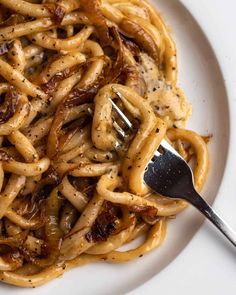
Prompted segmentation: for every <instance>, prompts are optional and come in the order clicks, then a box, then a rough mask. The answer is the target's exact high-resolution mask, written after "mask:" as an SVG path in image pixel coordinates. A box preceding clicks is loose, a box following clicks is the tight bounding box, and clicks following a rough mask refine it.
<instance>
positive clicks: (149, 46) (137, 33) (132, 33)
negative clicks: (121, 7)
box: [119, 18, 159, 63]
mask: <svg viewBox="0 0 236 295" xmlns="http://www.w3.org/2000/svg"><path fill="white" fill-rule="evenodd" d="M119 28H120V29H121V30H122V31H123V32H124V33H125V34H127V35H128V36H129V37H133V38H135V42H136V43H137V44H138V46H139V47H140V48H141V49H142V50H144V51H146V52H147V53H148V54H149V55H150V56H151V57H152V58H153V59H154V60H155V61H156V62H157V63H159V50H158V48H157V47H156V45H155V43H154V41H153V39H152V37H151V36H150V35H149V34H148V33H147V32H146V31H145V30H144V29H143V28H141V27H140V26H139V25H138V24H137V23H135V22H133V21H132V20H130V19H128V18H124V19H123V20H122V21H121V23H120V24H119Z"/></svg>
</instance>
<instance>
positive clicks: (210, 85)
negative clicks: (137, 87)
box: [0, 0, 236, 295]
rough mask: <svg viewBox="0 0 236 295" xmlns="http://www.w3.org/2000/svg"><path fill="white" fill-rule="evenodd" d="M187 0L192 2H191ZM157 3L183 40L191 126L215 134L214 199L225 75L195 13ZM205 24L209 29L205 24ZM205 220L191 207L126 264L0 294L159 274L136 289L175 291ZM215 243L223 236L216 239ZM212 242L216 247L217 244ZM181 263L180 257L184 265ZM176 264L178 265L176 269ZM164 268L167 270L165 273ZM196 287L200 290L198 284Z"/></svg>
mask: <svg viewBox="0 0 236 295" xmlns="http://www.w3.org/2000/svg"><path fill="white" fill-rule="evenodd" d="M217 1H218V0H217ZM184 2H187V3H189V4H191V3H192V1H190V0H189V1H184ZM200 2H202V3H203V4H204V5H206V3H207V2H213V0H212V1H210V0H208V1H206V0H205V1H198V5H199V3H200ZM229 2H231V1H229ZM214 3H215V2H214ZM154 4H155V5H157V8H158V9H159V10H160V11H161V13H162V15H163V17H164V19H165V21H166V22H167V23H168V25H169V26H170V28H171V30H172V32H173V36H174V39H175V40H176V43H177V48H178V59H179V69H180V79H179V84H180V86H181V87H182V88H183V89H184V90H185V92H186V96H187V98H188V100H189V101H190V102H191V103H192V106H193V115H192V118H191V120H190V121H189V125H188V127H190V128H192V129H194V130H197V131H199V132H201V133H202V134H209V133H212V134H213V136H214V137H213V140H212V142H211V144H210V154H211V170H210V173H209V178H208V181H207V185H206V187H205V189H204V191H203V195H204V197H205V198H206V199H208V201H210V202H212V201H213V200H214V198H215V197H216V195H217V191H218V189H219V187H220V184H221V181H222V177H223V173H224V169H225V163H226V157H227V151H228V146H229V106H228V99H227V93H226V88H225V83H224V79H223V76H222V74H221V70H220V67H219V64H218V61H217V58H216V56H215V54H214V51H213V50H212V48H211V46H210V44H209V42H208V40H207V38H206V37H205V34H204V32H203V30H202V29H201V28H200V27H199V25H198V23H197V22H196V21H195V19H194V18H193V16H192V15H191V13H190V12H189V11H188V10H187V9H186V8H185V7H184V6H183V5H182V4H181V3H180V2H179V1H177V0H158V1H157V2H154ZM190 7H191V5H190ZM193 7H195V5H193ZM206 24H207V25H208V27H209V26H210V22H209V21H208V22H206ZM203 28H204V31H205V27H204V26H203ZM235 65H236V63H235ZM227 169H228V167H227ZM221 191H222V189H221ZM201 222H202V219H201V217H200V215H199V214H198V213H197V212H196V211H195V210H194V209H192V208H189V209H188V210H186V211H185V212H184V213H183V214H181V215H179V216H178V217H177V219H176V220H174V221H171V222H170V224H169V227H168V234H167V239H166V241H165V242H164V244H163V246H162V247H161V248H160V249H157V250H155V251H153V252H152V253H150V254H148V255H146V256H144V257H143V258H140V259H138V260H137V261H134V262H131V263H127V264H120V265H111V264H110V265H109V264H102V263H100V264H92V265H88V266H84V267H81V268H77V269H74V270H72V271H70V272H68V273H66V274H65V275H64V276H63V277H61V278H59V279H56V280H54V281H52V282H50V283H49V284H47V285H45V286H42V287H38V288H36V289H28V290H23V289H19V288H15V287H9V286H5V285H4V286H3V285H1V286H0V293H1V294H2V293H3V292H4V294H6V295H8V294H15V292H16V291H17V294H19V295H21V294H22V295H23V294H24V295H27V294H33V295H37V294H44V295H47V294H52V293H55V294H58V295H59V294H63V295H64V294H78V293H80V294H102V295H105V294H114V295H115V294H123V293H127V292H129V291H131V290H133V289H136V288H137V287H139V286H140V285H142V284H144V283H145V282H147V281H148V280H150V279H151V278H152V277H153V276H155V275H157V274H158V273H159V274H158V275H157V276H156V279H153V280H152V281H151V282H150V283H149V284H147V285H144V287H142V288H140V289H136V290H135V291H134V293H136V294H143V293H146V294H147V290H149V291H148V292H149V294H150V293H152V291H153V293H154V290H155V289H154V288H156V290H155V291H156V292H160V291H161V290H162V292H164V291H165V290H167V289H168V290H169V292H172V291H175V290H176V289H175V287H174V284H177V283H178V282H179V281H181V278H183V277H185V276H186V275H185V276H184V274H183V273H182V274H181V276H180V274H178V273H177V274H175V272H177V271H178V269H179V265H182V266H183V267H182V270H183V271H186V272H188V273H189V268H190V265H191V258H193V257H194V255H196V257H198V259H200V256H199V255H198V253H199V252H198V249H197V248H196V247H193V252H191V253H190V255H189V256H188V261H187V260H185V259H184V258H183V256H184V253H185V252H187V253H189V248H190V247H187V249H186V251H184V252H183V253H181V255H180V256H179V257H178V259H176V260H175V261H174V262H173V263H171V262H172V261H173V260H174V259H175V258H176V256H177V255H178V254H179V253H180V252H181V251H182V250H183V249H184V248H185V247H186V245H187V244H188V242H189V241H190V240H191V239H192V237H193V236H194V235H195V233H196V231H197V229H198V228H199V226H200V225H201ZM210 238H212V239H214V235H210ZM194 240H196V239H194ZM201 242H202V243H203V242H204V241H201ZM215 242H218V240H216V239H215ZM212 244H213V245H214V243H212ZM212 244H211V246H212ZM190 246H192V243H191V245H190ZM208 250H209V249H208ZM213 252H214V251H213ZM180 260H181V261H180ZM178 261H180V262H179V264H178ZM198 261H199V260H196V258H193V260H192V263H195V264H196V263H197V262H198ZM170 263H171V265H170V266H169V264H170ZM175 265H176V269H174V266H175ZM185 265H186V267H185ZM187 265H188V267H187ZM167 266H168V267H167ZM166 267H167V268H166ZM163 269H164V271H162V270H163ZM161 271H162V272H161ZM169 271H170V273H172V275H171V276H170V275H169V274H168V273H169ZM171 271H172V272H171ZM173 273H174V274H175V275H173ZM159 277H162V278H163V280H162V281H161V280H160V279H158V278H159ZM157 281H158V286H157V284H156V282H157ZM163 282H165V284H164V283H163ZM167 282H169V283H167ZM190 285H191V284H190ZM179 286H180V285H179ZM192 286H195V284H194V281H192ZM194 290H195V291H196V290H197V288H195V289H194ZM178 291H179V290H178ZM165 294H170V293H165ZM192 294H193V293H192ZM196 294H197V293H196Z"/></svg>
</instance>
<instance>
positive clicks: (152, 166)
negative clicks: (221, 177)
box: [111, 88, 236, 246]
mask: <svg viewBox="0 0 236 295" xmlns="http://www.w3.org/2000/svg"><path fill="white" fill-rule="evenodd" d="M113 92H114V93H115V94H116V96H117V97H118V98H120V99H121V100H123V99H124V97H123V96H122V94H121V93H120V92H119V91H117V90H116V89H115V88H113ZM111 103H112V107H113V110H114V111H115V112H116V113H117V115H118V116H119V117H120V119H121V120H122V121H123V122H124V124H125V125H126V127H128V128H129V129H130V130H134V128H133V125H132V123H131V122H130V120H129V119H128V118H127V117H126V116H125V114H124V113H123V112H122V111H121V110H120V108H119V107H118V106H117V105H116V104H115V103H114V102H113V101H112V100H111ZM114 127H115V129H116V130H117V132H118V133H119V134H120V135H121V136H122V137H125V132H124V131H123V129H122V128H121V127H120V126H119V125H118V124H117V122H114ZM144 181H145V183H146V184H147V185H148V186H149V187H150V188H151V189H152V190H153V191H155V192H156V193H158V194H161V195H163V196H166V197H169V198H174V199H182V200H185V201H187V202H188V203H190V204H192V205H193V206H194V207H195V208H197V209H198V210H199V211H200V212H201V213H202V214H203V215H204V216H205V217H206V218H207V219H208V220H210V221H211V222H212V223H213V224H214V225H215V226H216V227H217V228H218V229H219V230H220V231H221V232H222V233H223V234H224V235H225V237H226V238H227V239H228V240H229V241H230V242H231V243H232V244H233V245H234V246H236V232H235V231H234V230H233V229H232V228H231V227H230V226H229V225H228V224H227V223H226V222H225V221H224V220H223V219H222V218H221V217H220V216H219V215H218V214H217V213H216V212H215V211H214V210H213V208H212V207H211V206H210V205H209V204H208V203H207V202H206V201H205V200H204V199H203V198H202V197H201V196H200V195H199V194H198V193H197V192H196V190H195V187H194V179H193V173H192V170H191V168H190V166H189V165H188V163H187V162H186V161H185V160H184V159H183V158H182V157H181V156H180V155H179V153H178V152H177V151H176V150H175V149H174V148H173V147H172V146H171V145H170V144H169V143H168V142H167V141H166V140H162V141H161V144H160V147H159V149H158V150H157V151H156V152H155V154H154V155H153V158H152V160H151V161H150V162H149V163H148V165H147V167H146V170H145V173H144Z"/></svg>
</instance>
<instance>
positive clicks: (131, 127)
mask: <svg viewBox="0 0 236 295" xmlns="http://www.w3.org/2000/svg"><path fill="white" fill-rule="evenodd" d="M112 90H113V92H114V93H115V94H116V95H117V96H118V97H119V98H121V99H122V98H123V96H122V94H121V93H120V92H119V91H117V90H115V89H114V88H112ZM111 103H112V107H113V109H114V111H115V112H116V113H117V115H118V116H119V117H120V118H121V119H122V121H123V122H124V124H125V125H126V127H128V128H129V129H131V130H132V129H133V125H132V123H131V122H130V120H129V119H128V118H127V117H126V115H125V114H124V113H123V112H122V111H121V109H120V108H118V106H117V105H116V104H115V103H114V101H113V100H112V99H111Z"/></svg>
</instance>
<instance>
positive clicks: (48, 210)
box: [21, 189, 62, 267]
mask: <svg viewBox="0 0 236 295" xmlns="http://www.w3.org/2000/svg"><path fill="white" fill-rule="evenodd" d="M59 209H60V202H59V195H58V190H57V189H54V190H53V191H52V192H51V194H50V196H49V197H48V199H47V200H46V206H45V215H46V218H47V220H46V223H45V244H44V246H43V247H42V249H41V250H42V257H35V255H34V253H32V252H31V251H30V250H29V249H27V248H26V247H24V246H22V247H21V252H22V254H23V255H24V257H25V259H26V260H27V261H29V262H31V263H33V264H35V265H37V266H39V267H47V266H50V265H52V264H53V263H55V262H56V260H57V258H58V257H59V254H60V247H61V241H62V233H61V230H60V227H59Z"/></svg>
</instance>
